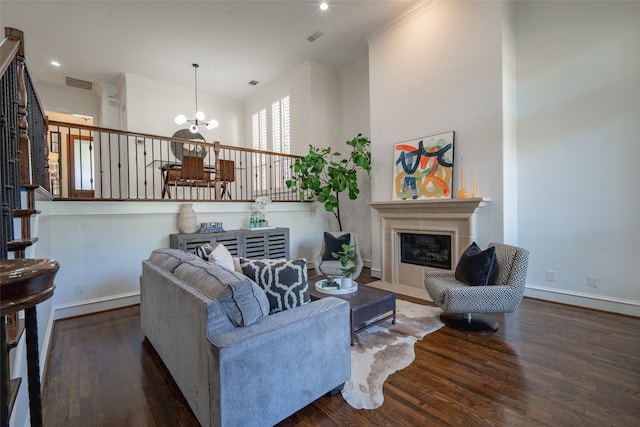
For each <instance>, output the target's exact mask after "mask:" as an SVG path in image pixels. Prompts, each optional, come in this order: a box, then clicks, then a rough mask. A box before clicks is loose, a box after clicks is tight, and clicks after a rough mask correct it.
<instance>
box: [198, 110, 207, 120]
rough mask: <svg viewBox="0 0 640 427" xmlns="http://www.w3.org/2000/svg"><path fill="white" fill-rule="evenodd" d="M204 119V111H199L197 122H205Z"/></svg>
mask: <svg viewBox="0 0 640 427" xmlns="http://www.w3.org/2000/svg"><path fill="white" fill-rule="evenodd" d="M204 118H205V115H204V113H203V112H202V111H198V112H197V113H196V120H200V121H203V120H204Z"/></svg>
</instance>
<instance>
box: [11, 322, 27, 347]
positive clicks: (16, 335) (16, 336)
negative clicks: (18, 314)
mask: <svg viewBox="0 0 640 427" xmlns="http://www.w3.org/2000/svg"><path fill="white" fill-rule="evenodd" d="M23 332H24V319H18V320H14V321H8V322H7V351H9V350H11V349H12V348H16V347H17V346H18V343H19V342H20V337H22V333H23Z"/></svg>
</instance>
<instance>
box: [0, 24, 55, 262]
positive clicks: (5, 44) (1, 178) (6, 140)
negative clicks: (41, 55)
mask: <svg viewBox="0 0 640 427" xmlns="http://www.w3.org/2000/svg"><path fill="white" fill-rule="evenodd" d="M0 67H1V68H0V71H1V72H2V74H1V79H0V205H1V207H2V220H1V225H0V245H1V246H0V259H6V258H7V252H8V251H12V250H14V251H16V250H17V251H19V252H22V251H23V250H24V247H25V244H27V245H28V243H25V244H23V241H24V242H29V241H32V239H31V237H30V236H25V227H27V228H26V231H27V232H29V229H28V222H29V217H30V215H31V214H30V213H29V212H27V211H26V210H24V209H21V200H20V190H21V188H27V189H29V191H30V193H29V195H28V197H27V204H29V205H31V203H30V202H31V201H32V196H33V190H34V189H35V188H38V187H43V188H45V189H49V182H48V177H49V171H48V161H47V149H46V134H47V131H46V127H47V125H46V117H45V115H44V111H43V109H42V107H41V105H42V104H41V103H40V100H39V99H38V96H37V94H36V92H35V90H34V88H33V85H32V82H31V77H30V74H29V69H28V67H27V65H26V62H25V56H24V41H23V34H22V32H21V31H20V30H16V29H14V28H5V38H4V39H3V40H2V42H1V43H0ZM27 209H29V210H32V209H33V206H28V207H27ZM16 212H19V213H24V217H25V218H24V220H22V231H21V236H22V239H20V240H19V241H16V240H14V228H13V227H14V222H13V219H14V217H15V213H16ZM12 247H13V249H12Z"/></svg>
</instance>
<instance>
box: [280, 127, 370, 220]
mask: <svg viewBox="0 0 640 427" xmlns="http://www.w3.org/2000/svg"><path fill="white" fill-rule="evenodd" d="M347 145H348V146H350V147H351V153H350V154H349V157H348V158H342V154H340V153H339V152H337V151H333V150H331V148H318V147H314V146H312V145H309V154H307V155H306V156H303V157H300V158H298V159H296V161H295V163H294V164H293V166H292V169H293V171H292V172H293V175H292V176H291V178H290V179H288V180H287V181H286V184H287V187H288V188H290V189H291V190H292V191H293V192H296V191H300V199H301V200H304V197H305V194H306V195H307V200H312V199H314V198H315V199H316V200H317V201H318V202H320V203H322V204H324V207H325V209H326V210H327V212H332V213H333V215H334V216H335V217H336V219H337V220H338V228H339V230H340V231H342V221H341V219H340V193H342V192H344V191H348V194H349V199H351V200H356V199H357V198H358V194H360V188H359V187H358V171H359V170H362V171H366V172H367V174H368V173H369V172H370V171H371V151H370V145H371V141H369V139H368V138H366V137H364V136H362V134H358V136H356V137H355V138H353V139H352V140H351V141H347Z"/></svg>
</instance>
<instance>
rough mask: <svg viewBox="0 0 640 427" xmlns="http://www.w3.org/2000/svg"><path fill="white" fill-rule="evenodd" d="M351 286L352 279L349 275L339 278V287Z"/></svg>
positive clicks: (349, 287)
mask: <svg viewBox="0 0 640 427" xmlns="http://www.w3.org/2000/svg"><path fill="white" fill-rule="evenodd" d="M351 286H353V279H351V277H343V278H341V279H340V287H341V288H342V289H351Z"/></svg>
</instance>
